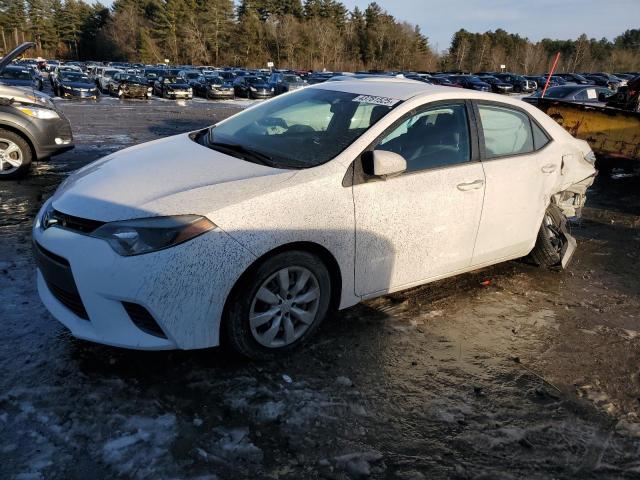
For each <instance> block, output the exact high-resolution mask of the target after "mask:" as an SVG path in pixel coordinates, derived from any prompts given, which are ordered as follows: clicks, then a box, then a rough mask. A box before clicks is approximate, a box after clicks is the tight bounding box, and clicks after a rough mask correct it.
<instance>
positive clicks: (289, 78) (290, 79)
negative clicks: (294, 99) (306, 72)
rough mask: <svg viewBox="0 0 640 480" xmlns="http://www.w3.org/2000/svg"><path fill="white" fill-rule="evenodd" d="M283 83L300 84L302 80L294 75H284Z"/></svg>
mask: <svg viewBox="0 0 640 480" xmlns="http://www.w3.org/2000/svg"><path fill="white" fill-rule="evenodd" d="M284 81H285V82H289V83H297V82H301V81H302V79H301V78H300V77H298V76H296V75H285V76H284Z"/></svg>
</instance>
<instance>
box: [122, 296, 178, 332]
mask: <svg viewBox="0 0 640 480" xmlns="http://www.w3.org/2000/svg"><path fill="white" fill-rule="evenodd" d="M122 306H123V307H124V309H125V311H126V312H127V315H129V318H131V321H132V322H133V323H134V324H135V326H136V327H138V328H139V329H140V330H142V331H143V332H145V333H148V334H149V335H153V336H154V337H160V338H167V336H166V335H165V334H164V332H163V331H162V329H161V328H160V325H158V323H157V322H156V321H155V319H154V318H153V315H151V313H150V312H149V310H147V309H146V308H144V307H143V306H142V305H140V304H137V303H132V302H122Z"/></svg>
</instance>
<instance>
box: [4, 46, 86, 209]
mask: <svg viewBox="0 0 640 480" xmlns="http://www.w3.org/2000/svg"><path fill="white" fill-rule="evenodd" d="M33 46H35V44H34V43H32V42H28V43H23V44H21V45H19V46H17V47H16V48H14V49H13V50H12V51H10V52H9V53H7V54H6V55H5V56H4V57H3V58H2V60H0V77H1V76H2V74H3V71H4V69H5V68H7V66H8V65H9V64H10V62H11V61H12V60H13V59H14V58H16V57H17V56H19V55H21V54H22V53H23V52H24V51H25V50H27V49H29V48H31V47H33ZM71 148H73V136H72V134H71V125H70V124H69V121H68V120H67V119H66V118H65V116H64V114H63V113H62V112H61V111H60V110H58V109H57V108H56V106H55V104H54V103H53V102H52V101H51V98H50V97H49V96H48V95H45V94H43V93H41V92H39V91H37V90H35V89H33V87H32V86H31V87H30V86H27V87H16V86H12V85H6V84H4V83H3V82H2V81H1V80H0V180H7V179H13V178H19V177H22V176H24V175H26V174H27V173H28V172H29V168H30V166H31V162H33V161H35V160H46V159H47V158H49V157H51V156H53V155H57V154H58V153H61V152H64V151H66V150H69V149H71ZM3 200H4V201H5V202H6V201H9V198H4V197H3Z"/></svg>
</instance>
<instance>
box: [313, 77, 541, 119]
mask: <svg viewBox="0 0 640 480" xmlns="http://www.w3.org/2000/svg"><path fill="white" fill-rule="evenodd" d="M307 88H312V89H313V88H318V89H322V90H333V91H338V92H346V93H354V94H357V95H369V96H373V97H383V98H393V99H395V100H401V101H405V100H409V99H412V98H416V99H419V100H420V101H423V102H428V101H430V100H432V101H439V100H445V101H446V100H465V99H477V100H489V101H494V102H497V103H502V104H507V105H514V106H516V107H519V108H522V109H525V110H527V111H532V109H530V108H529V105H528V104H527V103H526V102H523V101H522V100H521V99H520V98H518V97H509V96H506V95H500V94H497V93H489V92H478V91H475V90H468V89H464V88H454V87H445V86H440V85H431V84H428V83H424V82H419V81H417V80H409V79H406V78H386V79H385V78H376V79H367V80H352V81H344V82H325V83H318V84H315V85H311V86H309V87H307ZM533 109H534V110H536V111H538V112H539V110H537V109H536V108H535V107H533Z"/></svg>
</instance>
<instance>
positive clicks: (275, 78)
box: [268, 73, 307, 95]
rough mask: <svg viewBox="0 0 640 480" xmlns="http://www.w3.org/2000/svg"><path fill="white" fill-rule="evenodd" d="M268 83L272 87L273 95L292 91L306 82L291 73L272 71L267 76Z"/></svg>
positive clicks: (303, 85) (302, 86)
mask: <svg viewBox="0 0 640 480" xmlns="http://www.w3.org/2000/svg"><path fill="white" fill-rule="evenodd" d="M268 83H269V84H271V86H272V87H273V93H274V95H280V94H281V93H286V92H292V91H293V90H298V89H300V88H304V87H305V86H306V85H307V82H305V81H304V80H302V78H300V77H299V76H298V75H295V74H293V73H274V74H272V75H271V77H269V80H268Z"/></svg>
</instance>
